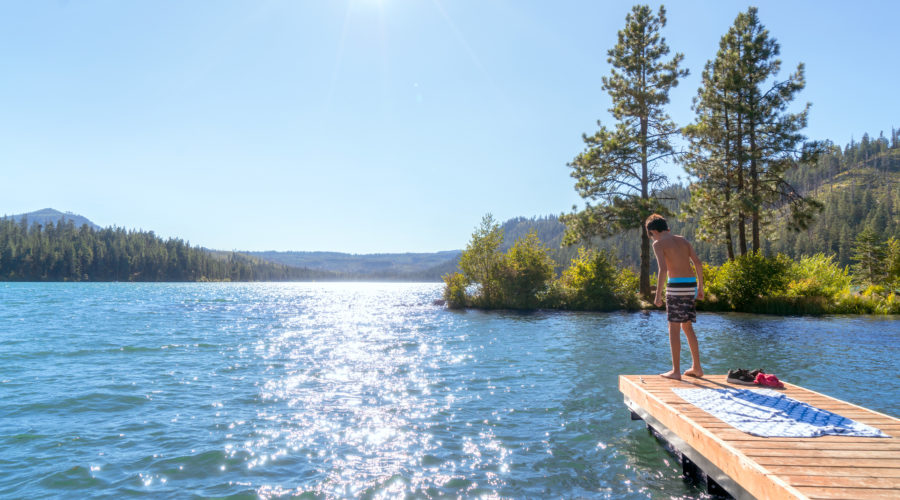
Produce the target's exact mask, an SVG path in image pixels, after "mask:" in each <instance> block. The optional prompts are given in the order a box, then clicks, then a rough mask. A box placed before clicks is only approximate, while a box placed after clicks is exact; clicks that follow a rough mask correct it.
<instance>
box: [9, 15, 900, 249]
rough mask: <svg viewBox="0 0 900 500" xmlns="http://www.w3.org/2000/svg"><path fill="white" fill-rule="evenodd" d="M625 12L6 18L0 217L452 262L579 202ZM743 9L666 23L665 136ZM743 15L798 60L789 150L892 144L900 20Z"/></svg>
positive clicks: (790, 63)
mask: <svg viewBox="0 0 900 500" xmlns="http://www.w3.org/2000/svg"><path fill="white" fill-rule="evenodd" d="M631 5H632V2H619V1H603V2H601V1H583V2H575V1H560V2H556V1H553V2H550V1H537V0H535V1H523V0H496V1H493V0H467V1H450V0H380V1H379V0H335V1H324V0H322V1H300V0H297V1H294V0H282V1H262V0H260V1H250V0H247V1H224V0H216V1H212V0H209V1H190V2H176V1H158V0H153V1H127V2H123V1H118V0H108V1H99V0H94V1H91V0H84V1H75V0H72V1H38V0H34V1H27V2H2V3H0V64H2V69H0V178H2V181H0V185H2V196H0V214H4V213H5V214H13V213H20V212H26V211H31V210H36V209H40V208H44V207H53V208H57V209H60V210H68V211H72V212H76V213H79V214H82V215H85V216H87V217H89V218H90V219H92V220H94V221H95V222H97V223H98V224H100V225H103V226H106V225H118V226H124V227H129V228H143V229H148V230H150V229H152V230H154V231H156V232H157V233H158V234H160V235H162V236H176V237H181V238H184V239H187V240H190V241H191V243H192V244H199V245H203V246H207V247H213V248H219V249H226V250H230V249H239V250H267V249H275V250H334V251H345V252H355V253H370V252H404V251H413V252H418V251H425V252H428V251H437V250H447V249H454V248H462V247H464V246H465V244H466V242H467V241H468V238H469V235H470V234H471V232H472V229H473V228H474V226H475V225H476V224H477V223H478V222H479V220H480V218H481V216H482V215H483V214H485V213H487V212H492V213H493V214H494V215H495V217H496V218H498V219H500V220H503V219H506V218H510V217H515V216H519V215H523V216H533V215H541V214H559V213H562V212H565V211H569V210H570V209H571V207H572V205H573V204H574V203H579V201H580V200H579V198H578V197H577V195H576V194H575V192H574V190H573V184H572V179H571V178H570V177H569V169H568V167H567V166H566V163H567V162H568V161H570V160H571V159H572V158H573V157H574V156H575V155H576V154H577V153H578V152H579V151H580V150H581V149H582V147H583V143H582V141H581V134H582V133H583V132H592V131H594V130H595V129H596V120H597V119H602V120H604V121H606V122H610V121H611V118H610V117H609V115H608V112H607V111H606V110H607V108H608V107H609V104H610V103H609V99H608V96H607V95H606V94H605V93H603V92H601V90H600V86H601V81H600V79H601V77H602V76H604V75H606V74H608V72H609V67H608V64H607V62H606V51H607V50H608V49H609V48H610V47H611V46H612V45H613V44H614V43H615V40H616V31H617V30H619V29H620V28H621V27H622V26H623V25H624V19H625V15H626V14H627V13H628V11H629V9H630V7H631ZM651 5H652V6H653V7H654V8H656V7H657V6H658V5H659V4H656V3H654V4H651ZM747 5H751V4H749V3H746V2H742V1H734V2H731V1H729V2H723V1H708V2H700V1H680V2H669V3H667V4H666V8H667V10H668V18H669V19H668V20H669V24H668V26H667V27H666V30H665V32H664V34H665V36H666V38H667V40H668V42H669V45H670V46H671V47H672V49H673V51H679V52H683V53H684V54H685V63H686V66H687V67H688V68H689V69H690V70H691V76H690V77H688V78H687V79H685V80H683V81H682V83H681V85H679V87H678V88H677V89H675V91H674V92H673V93H672V95H671V97H672V102H671V105H670V108H669V110H670V114H671V115H672V117H673V118H674V119H675V120H676V122H678V123H679V124H682V125H683V124H685V123H688V122H689V121H691V119H692V112H691V109H690V105H691V99H692V97H693V96H694V94H695V93H696V89H697V86H698V84H699V76H700V72H701V70H702V68H703V65H704V63H705V62H706V61H707V60H708V59H710V58H712V57H714V55H715V52H716V50H717V47H718V40H719V38H720V37H721V36H722V34H724V33H725V31H727V29H728V27H729V26H730V24H731V23H732V21H733V20H734V17H735V16H736V15H737V14H738V12H739V11H741V10H744V9H746V7H747ZM755 5H758V6H759V9H760V17H761V19H762V21H763V23H764V24H765V25H766V26H767V27H768V28H769V30H770V32H771V33H772V35H773V36H774V37H775V38H777V39H778V41H779V42H780V43H781V48H782V59H783V61H784V66H783V70H782V75H784V74H786V73H787V71H789V70H791V69H793V68H794V67H795V66H796V64H797V62H799V61H803V62H805V63H806V66H807V80H808V85H807V88H806V90H805V91H804V92H803V93H802V94H801V100H802V101H804V102H805V101H810V102H812V103H813V108H812V112H811V115H810V126H809V127H808V129H807V135H808V136H810V137H811V138H818V139H831V140H833V141H835V142H836V143H838V144H844V143H846V142H848V141H849V140H850V138H851V136H853V137H856V138H857V139H858V138H859V137H860V136H861V135H862V134H863V132H866V131H868V132H869V133H870V134H873V135H876V136H877V134H878V133H879V131H881V130H884V131H885V132H886V133H887V132H888V131H889V130H890V129H891V127H892V126H895V127H900V102H898V98H897V92H896V88H897V82H898V81H900V69H898V68H900V65H898V64H897V61H896V53H897V31H896V22H897V20H898V19H900V3H898V2H893V1H883V2H866V1H862V2H853V3H847V2H843V1H826V2H823V1H789V2H788V1H783V0H780V1H763V2H756V3H755ZM679 171H680V170H679V169H677V168H672V169H671V173H672V176H673V177H674V176H675V175H677V174H678V173H679Z"/></svg>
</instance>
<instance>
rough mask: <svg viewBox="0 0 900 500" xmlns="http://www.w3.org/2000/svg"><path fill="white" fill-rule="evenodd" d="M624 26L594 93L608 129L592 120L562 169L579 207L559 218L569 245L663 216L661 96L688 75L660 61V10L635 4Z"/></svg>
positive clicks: (645, 281)
mask: <svg viewBox="0 0 900 500" xmlns="http://www.w3.org/2000/svg"><path fill="white" fill-rule="evenodd" d="M625 22H626V25H625V28H624V29H623V30H621V31H619V33H618V43H617V44H616V45H615V47H613V48H612V49H610V50H609V52H608V55H609V58H608V59H607V60H608V61H609V63H610V64H611V65H612V69H611V71H610V75H609V76H607V77H604V78H603V87H602V88H603V90H605V91H606V92H608V93H609V95H610V97H611V98H612V102H613V107H612V108H610V110H609V111H610V112H611V113H612V115H613V117H614V118H615V119H616V124H615V127H614V128H612V129H610V128H607V127H606V126H604V125H603V124H602V123H601V122H599V121H598V123H597V124H598V125H599V126H600V130H598V131H597V132H596V133H595V134H593V135H591V136H587V135H585V136H583V139H584V142H585V144H586V147H585V150H584V151H583V152H582V153H580V154H579V155H578V156H576V157H575V159H574V160H573V161H572V162H571V163H570V164H569V166H570V167H571V168H572V169H573V171H572V173H571V175H572V177H574V178H575V179H577V182H576V184H575V189H576V190H577V191H578V194H580V195H581V197H582V198H584V199H585V200H587V206H586V208H585V209H584V210H583V211H581V212H578V213H573V214H570V215H567V216H564V217H563V221H564V222H565V223H566V225H567V226H568V236H567V241H568V242H570V243H571V242H574V241H576V240H579V239H581V240H587V239H589V238H590V237H591V236H595V235H606V236H608V235H611V234H615V233H618V232H620V231H623V230H625V229H629V228H640V227H641V225H642V223H643V221H644V219H645V218H646V217H647V216H649V215H650V214H651V213H653V212H655V211H658V212H665V210H664V207H663V206H662V204H661V203H660V201H659V199H658V198H657V193H656V192H657V190H658V189H660V188H662V187H664V186H665V183H666V177H665V175H663V174H662V173H661V172H660V170H659V167H658V165H659V163H660V161H663V160H665V159H666V158H669V157H671V156H672V155H673V154H674V151H673V148H672V144H671V141H670V138H671V136H672V135H674V134H677V133H678V129H677V127H676V126H675V124H674V123H673V122H672V120H671V119H670V118H669V116H668V115H667V114H666V113H665V112H664V109H663V108H664V106H665V105H666V104H667V103H668V102H669V91H670V90H671V89H672V88H673V87H675V86H676V85H677V84H678V79H679V78H682V77H685V76H687V74H688V71H687V70H686V69H679V67H678V66H679V64H680V63H681V61H682V59H684V56H683V55H682V54H675V56H674V57H672V58H671V59H668V60H665V59H664V58H665V57H666V56H667V55H668V54H669V47H668V45H666V41H665V38H663V37H662V36H661V35H660V30H661V29H662V28H663V27H665V25H666V11H665V9H664V8H663V7H662V6H660V8H659V12H658V13H657V14H656V15H654V14H653V11H652V10H651V9H650V7H649V6H646V5H635V6H634V7H633V8H632V10H631V13H630V14H628V15H627V16H626V18H625ZM592 202H594V203H597V204H596V205H592V204H591V203H592ZM640 291H641V294H642V295H644V296H645V297H647V296H649V294H650V240H649V237H648V236H647V234H646V232H645V231H641V261H640Z"/></svg>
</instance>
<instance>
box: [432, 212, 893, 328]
mask: <svg viewBox="0 0 900 500" xmlns="http://www.w3.org/2000/svg"><path fill="white" fill-rule="evenodd" d="M502 241H503V231H502V230H501V229H500V227H499V225H498V224H497V223H496V222H494V220H493V218H492V217H491V216H490V215H488V216H485V218H484V219H483V220H482V222H481V225H480V226H479V227H478V228H476V230H475V232H474V233H473V234H472V239H471V241H470V242H469V244H468V245H467V247H466V250H465V252H463V254H462V256H461V258H460V262H459V269H460V271H459V272H455V273H451V274H447V275H444V300H445V301H446V304H447V307H449V308H451V309H464V308H478V309H517V310H535V309H559V310H571V311H616V310H638V309H652V308H654V306H653V305H652V304H650V303H649V302H647V301H643V300H641V298H640V297H639V295H638V276H637V274H635V273H634V271H632V270H631V269H629V268H621V267H619V266H618V265H617V262H616V261H615V259H614V258H613V257H612V254H611V253H610V252H607V251H605V250H594V249H586V248H584V247H582V248H579V249H578V254H577V256H576V257H575V258H573V259H572V261H571V262H570V263H569V265H568V267H565V268H564V269H561V270H560V269H558V266H557V264H556V263H555V262H554V261H553V259H552V258H551V257H550V253H549V252H550V250H549V249H548V248H547V247H546V246H544V245H543V243H542V242H541V241H540V239H538V237H537V234H535V233H533V232H532V233H529V234H528V235H527V236H525V237H522V238H519V239H518V240H517V241H516V242H515V244H514V245H513V246H512V247H511V248H510V249H509V250H507V251H506V252H500V250H499V248H500V244H501V243H502ZM853 260H854V262H855V264H853V265H852V266H847V267H841V266H840V265H839V264H838V263H837V262H836V261H835V260H834V256H830V255H824V254H821V253H820V254H816V255H811V256H803V257H801V258H800V259H799V260H793V259H791V258H789V257H787V256H785V255H783V254H777V255H774V256H765V255H763V254H762V252H760V251H756V252H748V253H747V254H745V255H741V256H738V257H735V258H734V260H729V261H727V262H725V263H724V264H722V265H721V266H714V265H709V264H706V263H704V265H703V276H704V281H705V291H706V295H707V299H706V300H703V301H699V302H698V304H697V309H698V310H701V311H740V312H752V313H762V314H781V315H793V314H813V315H817V314H900V296H898V292H897V289H898V287H900V240H897V239H896V238H890V239H889V240H887V241H881V240H879V239H878V237H877V235H876V234H875V233H874V232H871V231H864V232H863V233H861V234H860V236H859V237H858V238H857V240H856V243H855V245H854V259H853ZM655 281H656V280H655V277H654V279H653V280H652V282H655Z"/></svg>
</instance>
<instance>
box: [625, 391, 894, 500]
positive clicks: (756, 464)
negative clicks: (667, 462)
mask: <svg viewBox="0 0 900 500" xmlns="http://www.w3.org/2000/svg"><path fill="white" fill-rule="evenodd" d="M674 387H686V388H722V387H731V388H735V387H737V388H751V389H752V387H744V386H735V385H732V384H728V383H726V381H725V375H707V376H706V377H704V378H703V379H693V378H692V379H686V380H682V381H677V380H668V379H664V378H662V377H660V376H659V375H620V376H619V390H620V391H622V394H624V396H625V404H626V405H628V407H629V408H630V409H631V411H632V412H634V413H635V414H637V415H638V416H640V417H641V418H642V419H644V420H645V421H647V424H648V425H650V426H651V427H653V429H654V430H655V431H657V432H658V433H659V434H661V435H662V436H663V437H664V438H665V439H667V440H668V441H669V442H670V443H671V445H672V446H673V447H674V448H676V449H677V450H678V451H679V452H681V453H683V454H684V455H685V456H686V457H688V458H690V460H692V461H693V462H694V463H695V464H697V465H698V466H699V467H700V468H701V469H703V470H704V471H705V472H706V473H707V474H708V475H709V477H710V478H713V479H714V480H715V481H716V482H717V483H718V484H719V485H721V486H722V487H723V488H724V489H725V490H726V491H728V492H729V493H731V495H733V496H734V497H736V498H759V499H776V498H844V499H852V498H859V499H868V498H890V499H900V439H897V437H898V436H900V420H898V419H897V418H894V417H892V416H889V415H885V414H883V413H879V412H876V411H873V410H869V409H867V408H863V407H860V406H856V405H853V404H850V403H847V402H845V401H841V400H838V399H834V398H831V397H828V396H825V395H824V394H820V393H817V392H815V391H811V390H809V389H804V388H803V387H799V386H796V385H792V384H785V389H784V393H785V395H786V396H788V397H791V398H794V399H797V400H799V401H804V402H806V403H809V404H811V405H813V406H815V407H817V408H822V409H825V410H828V411H831V412H834V413H837V414H839V415H842V416H845V417H847V418H852V419H853V420H856V421H858V422H862V423H864V424H868V425H871V426H874V427H877V428H879V429H881V430H882V431H884V432H885V433H886V434H888V435H890V436H891V438H889V439H885V438H862V437H849V436H823V437H817V438H764V437H757V436H752V435H750V434H747V433H745V432H742V431H739V430H737V429H735V428H734V427H732V426H730V425H728V424H726V423H725V422H723V421H721V420H719V419H718V418H716V417H713V416H712V415H710V414H709V413H707V412H705V411H703V410H701V409H700V408H697V407H696V406H694V405H692V404H690V403H688V402H686V401H685V400H683V399H681V398H680V397H679V396H678V395H676V394H675V393H674V392H673V391H672V388H674Z"/></svg>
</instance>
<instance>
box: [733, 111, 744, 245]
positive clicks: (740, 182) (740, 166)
mask: <svg viewBox="0 0 900 500" xmlns="http://www.w3.org/2000/svg"><path fill="white" fill-rule="evenodd" d="M742 125H743V120H742V117H741V114H740V113H738V115H737V137H736V138H737V140H736V141H735V146H736V147H735V150H736V151H735V153H736V154H735V166H736V168H735V171H736V172H737V194H738V196H739V198H738V199H739V200H742V199H743V197H744V133H743V128H742ZM742 206H743V205H742ZM746 220H747V217H746V216H745V215H744V210H743V208H741V209H739V210H738V247H739V248H740V251H741V255H742V256H743V255H747V227H746Z"/></svg>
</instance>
